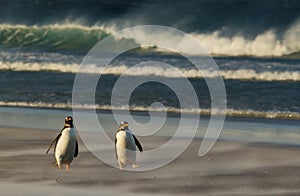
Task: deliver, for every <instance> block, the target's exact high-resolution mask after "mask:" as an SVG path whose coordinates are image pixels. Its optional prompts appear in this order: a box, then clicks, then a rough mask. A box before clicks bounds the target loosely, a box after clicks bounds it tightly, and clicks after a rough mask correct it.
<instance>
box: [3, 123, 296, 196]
mask: <svg viewBox="0 0 300 196" xmlns="http://www.w3.org/2000/svg"><path fill="white" fill-rule="evenodd" d="M0 135H1V139H0V140H1V141H0V164H1V166H0V187H1V192H2V193H4V194H3V195H17V194H22V195H40V194H43V195H53V194H55V193H64V195H116V194H118V193H121V194H122V195H133V194H137V195H153V194H155V195H174V194H175V195H185V194H191V195H299V193H300V188H299V182H300V178H299V176H300V156H299V155H300V148H299V147H295V146H294V147H293V146H282V145H275V144H262V143H240V142H230V141H218V142H217V144H216V145H215V146H214V148H213V149H212V151H210V152H209V153H208V154H207V155H206V156H204V157H199V156H198V155H197V153H198V149H199V146H200V144H201V141H200V140H197V139H195V140H194V141H193V142H192V144H191V145H190V146H189V148H188V149H187V150H186V151H185V152H184V153H183V154H182V155H181V156H180V157H178V158H177V159H176V160H175V161H173V162H171V163H170V164H168V165H166V166H164V167H162V168H159V169H155V170H150V171H146V172H132V171H120V170H118V169H116V168H114V167H111V166H109V165H106V164H104V163H102V162H101V161H99V160H98V159H97V158H96V157H94V156H93V155H92V154H91V153H90V152H88V150H87V149H86V148H85V146H84V145H83V143H82V142H81V141H80V154H79V157H78V158H76V159H75V160H74V162H73V164H72V166H71V170H70V171H68V172H67V171H65V170H58V169H57V168H56V167H54V166H53V162H54V158H53V153H51V154H49V155H47V156H46V155H45V151H46V149H47V147H48V145H49V143H50V142H51V140H52V139H53V138H54V137H55V135H56V131H47V130H32V129H20V128H11V127H1V128H0ZM167 140H168V138H166V137H159V136H153V137H143V138H142V141H143V142H144V144H146V146H144V147H145V149H147V148H151V147H153V146H155V145H160V144H161V143H164V142H165V141H167ZM147 145H148V146H147ZM149 145H152V146H149Z"/></svg>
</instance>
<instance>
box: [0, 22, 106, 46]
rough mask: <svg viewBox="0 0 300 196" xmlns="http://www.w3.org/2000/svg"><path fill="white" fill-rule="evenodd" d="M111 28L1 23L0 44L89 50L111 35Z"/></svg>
mask: <svg viewBox="0 0 300 196" xmlns="http://www.w3.org/2000/svg"><path fill="white" fill-rule="evenodd" d="M109 31H111V30H109V28H106V29H105V28H104V27H101V26H92V27H86V26H83V25H79V24H72V23H71V24H52V25H44V26H26V25H10V24H0V44H1V46H2V47H7V48H27V49H42V50H71V51H72V50H76V51H88V50H89V49H91V48H92V47H93V46H94V45H95V44H96V43H97V42H99V41H100V40H102V39H103V38H105V37H107V36H108V35H110V33H109Z"/></svg>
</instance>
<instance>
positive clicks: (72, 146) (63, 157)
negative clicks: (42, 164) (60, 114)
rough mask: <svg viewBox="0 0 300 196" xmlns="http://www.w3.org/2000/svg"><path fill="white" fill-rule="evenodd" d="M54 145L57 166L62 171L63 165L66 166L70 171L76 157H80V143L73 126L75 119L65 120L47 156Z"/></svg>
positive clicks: (69, 117)
mask: <svg viewBox="0 0 300 196" xmlns="http://www.w3.org/2000/svg"><path fill="white" fill-rule="evenodd" d="M54 143H55V145H54V155H55V160H56V165H57V166H58V168H59V169H61V168H62V165H63V164H65V165H66V170H69V169H70V165H71V163H72V161H73V159H74V157H77V156H78V142H77V139H76V131H75V129H74V125H73V118H72V117H71V116H67V117H66V118H65V125H64V127H63V128H62V130H61V131H60V132H59V134H58V135H57V136H56V138H55V139H54V140H53V142H52V143H51V145H50V146H49V148H48V150H47V152H46V154H48V152H49V150H50V149H51V147H52V146H53V144H54Z"/></svg>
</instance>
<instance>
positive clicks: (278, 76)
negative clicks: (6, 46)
mask: <svg viewBox="0 0 300 196" xmlns="http://www.w3.org/2000/svg"><path fill="white" fill-rule="evenodd" d="M128 69H131V71H130V72H128V71H127V70H128ZM0 70H13V71H54V72H64V73H88V74H101V75H122V74H124V75H128V76H158V77H168V78H181V77H183V76H184V77H185V78H204V76H205V77H207V78H213V77H218V76H219V74H220V75H221V76H222V77H223V78H224V79H228V80H230V79H231V80H258V81H300V71H262V72H258V71H255V70H252V69H239V70H221V71H220V72H218V71H216V70H197V69H184V68H176V67H173V68H163V67H159V66H138V67H133V68H130V67H128V66H126V65H115V66H107V67H106V68H103V67H97V66H96V65H86V66H85V68H84V69H80V68H79V65H78V64H76V63H73V64H61V63H35V62H33V63H32V62H28V63H24V62H13V63H9V62H0Z"/></svg>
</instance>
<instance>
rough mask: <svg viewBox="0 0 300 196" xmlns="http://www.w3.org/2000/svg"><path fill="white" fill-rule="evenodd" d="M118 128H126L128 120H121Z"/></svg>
mask: <svg viewBox="0 0 300 196" xmlns="http://www.w3.org/2000/svg"><path fill="white" fill-rule="evenodd" d="M119 128H121V129H128V122H126V121H123V122H121V123H120V126H119Z"/></svg>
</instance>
